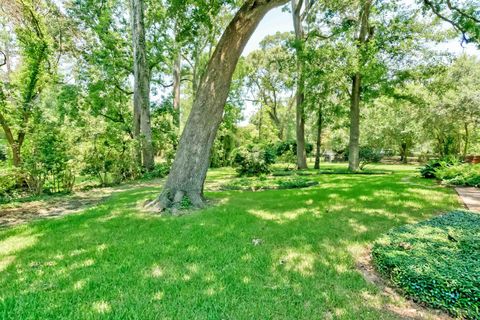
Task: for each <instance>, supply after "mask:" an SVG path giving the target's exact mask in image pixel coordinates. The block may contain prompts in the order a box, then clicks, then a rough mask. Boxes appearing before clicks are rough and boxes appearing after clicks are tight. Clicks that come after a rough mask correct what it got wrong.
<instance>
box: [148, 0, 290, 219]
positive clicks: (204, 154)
mask: <svg viewBox="0 0 480 320" xmlns="http://www.w3.org/2000/svg"><path fill="white" fill-rule="evenodd" d="M286 2H287V0H247V1H246V2H245V3H244V4H243V5H242V6H241V8H240V9H239V10H238V11H237V13H236V14H235V16H234V18H233V19H232V21H231V22H230V24H229V25H228V26H227V28H226V29H225V31H224V33H223V35H222V37H221V38H220V40H219V42H218V44H217V47H216V49H215V51H214V52H213V54H212V56H211V57H210V60H209V63H208V66H207V69H206V70H205V73H204V75H203V77H202V79H201V83H200V86H199V88H198V90H197V92H196V94H195V99H194V103H193V106H192V111H191V113H190V115H189V117H188V120H187V123H186V126H185V129H184V131H183V133H182V136H181V138H180V143H179V146H178V150H177V153H176V155H175V160H174V162H173V165H172V169H171V171H170V174H169V176H168V179H167V182H166V184H165V187H164V189H163V191H162V193H161V194H160V195H159V196H158V198H157V199H156V200H155V201H153V202H151V203H149V204H148V207H153V208H156V209H158V210H163V209H165V208H167V207H170V206H172V205H175V204H177V203H179V202H181V201H182V200H183V198H184V197H188V199H189V200H190V202H191V203H192V204H193V205H194V206H196V207H201V206H203V205H204V198H203V185H204V182H205V177H206V175H207V170H208V166H209V162H210V154H211V149H212V145H213V142H214V139H215V136H216V134H217V130H218V127H219V125H220V123H221V121H222V116H223V111H224V107H225V102H226V100H227V97H228V92H229V88H230V83H231V80H232V75H233V72H234V71H235V67H236V65H237V62H238V59H239V57H240V55H241V53H242V51H243V49H244V47H245V45H246V44H247V42H248V40H249V39H250V37H251V35H252V33H253V32H254V31H255V29H256V28H257V26H258V24H259V23H260V21H261V20H262V18H263V17H264V16H265V14H266V13H267V12H268V11H269V10H271V9H273V8H275V7H277V6H279V5H281V4H284V3H286Z"/></svg>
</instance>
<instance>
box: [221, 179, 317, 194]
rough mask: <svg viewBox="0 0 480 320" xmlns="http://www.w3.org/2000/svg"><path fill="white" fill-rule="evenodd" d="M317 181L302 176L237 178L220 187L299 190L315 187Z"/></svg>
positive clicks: (256, 189)
mask: <svg viewBox="0 0 480 320" xmlns="http://www.w3.org/2000/svg"><path fill="white" fill-rule="evenodd" d="M317 184H318V181H315V180H312V179H307V178H306V177H304V176H289V177H283V176H282V177H277V176H273V177H268V176H260V177H258V178H238V179H232V180H231V181H229V182H227V183H225V184H224V185H222V186H221V189H223V190H249V191H260V190H272V189H299V188H307V187H311V186H314V185H317Z"/></svg>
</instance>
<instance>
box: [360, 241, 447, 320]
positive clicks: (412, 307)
mask: <svg viewBox="0 0 480 320" xmlns="http://www.w3.org/2000/svg"><path fill="white" fill-rule="evenodd" d="M356 265H357V269H358V270H359V271H360V273H361V274H362V275H363V277H364V278H365V280H367V282H369V283H372V284H374V285H376V286H377V287H378V288H379V289H380V290H381V294H382V295H383V296H385V297H387V298H389V299H388V301H392V303H388V304H386V305H385V306H384V307H385V308H386V309H387V310H388V311H390V312H392V313H394V314H395V315H397V316H399V317H400V318H401V319H409V320H421V319H431V320H453V319H454V318H452V317H450V316H449V315H448V314H446V313H444V312H442V311H440V310H434V309H430V308H427V307H424V306H422V305H420V304H418V303H415V302H414V301H412V300H408V299H406V298H404V297H402V296H401V295H400V294H399V293H398V292H397V291H395V289H393V288H391V287H390V286H389V285H388V283H387V282H386V281H385V280H384V279H382V278H381V277H380V275H379V274H378V273H377V271H376V270H375V268H374V266H373V264H372V255H371V248H367V249H365V250H364V252H363V253H362V255H360V256H359V257H357V261H356Z"/></svg>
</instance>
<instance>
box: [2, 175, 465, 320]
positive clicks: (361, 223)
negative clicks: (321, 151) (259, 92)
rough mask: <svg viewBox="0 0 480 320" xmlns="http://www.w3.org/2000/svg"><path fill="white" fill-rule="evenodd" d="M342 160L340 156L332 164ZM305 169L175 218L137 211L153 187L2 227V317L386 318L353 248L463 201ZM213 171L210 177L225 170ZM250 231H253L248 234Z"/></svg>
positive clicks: (431, 186) (385, 181)
mask: <svg viewBox="0 0 480 320" xmlns="http://www.w3.org/2000/svg"><path fill="white" fill-rule="evenodd" d="M337 167H338V165H337ZM371 168H378V169H382V170H388V171H392V170H393V171H394V174H384V175H345V174H338V175H335V174H328V175H312V176H309V177H308V178H309V179H314V180H317V181H318V182H319V185H317V186H313V187H310V188H306V189H293V190H268V191H261V192H247V191H243V192H242V191H217V192H207V196H208V197H209V198H211V199H213V200H214V201H212V202H213V203H215V205H214V206H211V207H209V208H207V209H204V210H201V211H197V212H194V213H193V214H190V215H185V216H181V217H160V216H154V215H151V214H148V213H142V212H140V211H139V210H138V206H139V204H140V203H142V202H143V201H144V200H145V199H146V198H149V197H152V196H153V195H155V194H156V193H158V192H159V190H160V187H158V188H138V189H134V190H129V191H125V192H121V193H117V194H115V195H113V196H112V197H111V198H110V199H109V200H108V201H105V202H104V203H102V204H100V205H98V206H97V207H95V208H92V209H89V210H87V211H85V212H84V213H81V214H75V215H70V216H66V217H63V218H60V219H55V220H42V221H37V222H32V223H30V224H28V225H22V226H17V227H14V228H10V229H2V230H0V317H1V318H2V319H66V318H68V319H97V318H98V319H100V318H105V319H164V318H166V319H396V318H399V316H397V315H395V314H394V313H391V312H390V311H387V309H386V308H385V305H386V304H392V303H401V301H400V302H394V301H389V300H390V299H389V298H387V297H385V296H383V295H381V294H380V291H379V289H377V288H376V287H375V286H373V285H371V284H369V283H367V282H366V281H365V280H364V279H363V277H362V276H361V274H360V273H359V272H358V271H357V270H356V267H355V258H356V257H357V256H358V255H360V254H361V253H362V252H363V250H364V248H365V247H366V246H368V245H370V244H371V243H373V241H374V240H375V239H377V238H378V237H379V236H380V235H381V234H382V233H384V232H386V231H387V230H389V229H390V228H392V227H395V226H398V225H402V224H406V223H413V222H417V221H420V220H424V219H427V218H429V217H431V216H432V215H434V214H438V213H442V212H445V211H448V210H450V209H452V208H456V207H458V206H459V203H458V200H457V196H456V194H455V193H454V191H453V190H451V189H448V188H444V187H441V186H438V185H436V184H435V182H434V181H430V180H423V179H421V178H419V177H418V174H417V173H416V171H415V168H414V167H410V166H371ZM233 174H234V171H233V170H231V169H218V170H212V171H211V172H210V173H209V177H208V182H209V183H210V184H215V183H221V182H224V181H225V180H226V179H232V177H233ZM253 239H261V240H259V241H255V242H259V244H258V245H254V244H253V243H252V240H253Z"/></svg>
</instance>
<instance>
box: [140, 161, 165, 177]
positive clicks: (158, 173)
mask: <svg viewBox="0 0 480 320" xmlns="http://www.w3.org/2000/svg"><path fill="white" fill-rule="evenodd" d="M169 172H170V166H169V165H168V164H167V163H157V164H155V167H154V168H153V170H152V171H148V172H145V173H144V174H143V177H142V178H143V179H147V180H149V179H155V178H164V177H166V176H167V175H168V173H169Z"/></svg>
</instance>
